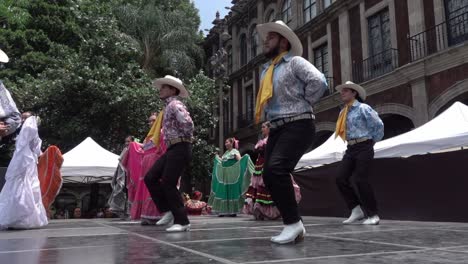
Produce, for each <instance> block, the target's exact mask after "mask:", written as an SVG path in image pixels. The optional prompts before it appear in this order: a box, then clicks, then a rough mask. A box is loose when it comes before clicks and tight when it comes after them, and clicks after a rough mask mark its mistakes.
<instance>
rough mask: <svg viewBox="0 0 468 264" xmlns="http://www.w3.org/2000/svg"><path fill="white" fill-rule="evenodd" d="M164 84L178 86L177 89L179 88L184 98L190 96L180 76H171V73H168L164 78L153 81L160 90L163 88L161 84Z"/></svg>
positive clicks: (180, 94)
mask: <svg viewBox="0 0 468 264" xmlns="http://www.w3.org/2000/svg"><path fill="white" fill-rule="evenodd" d="M164 84H167V85H170V86H172V87H174V88H176V89H177V90H179V96H180V97H182V98H187V97H189V93H188V91H187V89H185V86H184V84H183V83H182V81H181V80H180V79H179V78H176V77H174V76H171V75H166V76H164V78H159V79H156V80H154V82H153V85H154V87H156V89H158V90H159V89H161V86H163V85H164Z"/></svg>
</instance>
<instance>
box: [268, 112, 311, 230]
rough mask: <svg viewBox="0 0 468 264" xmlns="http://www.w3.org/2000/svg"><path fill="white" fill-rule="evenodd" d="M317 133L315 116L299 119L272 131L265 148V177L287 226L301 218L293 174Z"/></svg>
mask: <svg viewBox="0 0 468 264" xmlns="http://www.w3.org/2000/svg"><path fill="white" fill-rule="evenodd" d="M314 135H315V125H314V121H313V120H312V119H304V120H298V121H295V122H291V123H287V124H285V125H283V126H281V127H279V128H275V129H271V130H270V135H269V137H268V142H267V145H266V148H265V163H264V165H263V180H264V182H265V185H266V187H267V188H268V190H269V191H270V193H271V196H272V198H273V201H274V203H275V205H276V206H277V207H278V210H279V211H280V213H281V216H282V217H283V223H284V224H285V225H289V224H294V223H297V222H298V221H299V220H301V217H300V215H299V210H298V207H297V202H296V197H295V195H294V188H293V185H292V181H291V175H290V173H291V172H292V171H293V170H294V168H295V166H296V165H297V162H298V161H299V160H300V159H301V157H302V155H303V154H304V152H306V150H307V149H308V148H309V147H310V146H311V145H312V143H313V140H314Z"/></svg>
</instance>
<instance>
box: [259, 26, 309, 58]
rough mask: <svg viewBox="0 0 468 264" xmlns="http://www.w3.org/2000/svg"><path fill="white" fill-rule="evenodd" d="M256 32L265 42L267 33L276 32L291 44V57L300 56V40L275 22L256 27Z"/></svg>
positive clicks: (301, 50)
mask: <svg viewBox="0 0 468 264" xmlns="http://www.w3.org/2000/svg"><path fill="white" fill-rule="evenodd" d="M257 32H258V34H259V35H260V37H261V38H262V40H263V41H265V39H266V36H267V34H268V33H269V32H276V33H278V34H280V35H281V36H283V37H285V38H286V39H287V40H288V41H289V43H290V44H291V54H292V55H293V56H302V52H303V48H302V43H301V40H300V39H299V37H297V35H296V33H294V31H292V30H291V29H289V28H287V27H285V26H283V25H280V24H277V23H275V22H269V23H265V24H259V25H257Z"/></svg>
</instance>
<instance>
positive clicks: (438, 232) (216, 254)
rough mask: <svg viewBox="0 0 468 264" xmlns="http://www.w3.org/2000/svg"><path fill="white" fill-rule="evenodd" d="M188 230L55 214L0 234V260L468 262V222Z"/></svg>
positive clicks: (229, 221) (315, 220)
mask: <svg viewBox="0 0 468 264" xmlns="http://www.w3.org/2000/svg"><path fill="white" fill-rule="evenodd" d="M191 221H192V231H191V232H185V233H176V234H168V233H166V232H165V231H164V228H162V227H156V226H140V225H139V224H138V223H137V222H130V221H118V220H78V221H77V220H56V221H52V222H51V223H50V224H49V225H48V226H47V227H46V228H43V229H37V230H25V231H1V232H0V263H9V264H16V263H18V264H23V263H31V264H35V263H38V264H39V263H40V264H43V263H89V264H91V263H137V264H140V263H294V264H299V263H332V264H335V263H373V264H374V263H384V264H387V263H392V264H393V263H421V264H423V263H424V264H425V263H428V264H433V263H468V223H431V222H403V221H385V220H384V221H382V222H381V225H379V226H362V225H351V226H343V225H341V224H340V223H341V221H342V219H338V218H320V217H304V223H305V225H306V228H307V232H308V233H307V237H306V239H305V241H304V242H302V243H299V244H297V245H286V246H279V245H274V244H271V243H270V242H269V237H270V236H272V235H275V234H277V233H278V232H279V231H280V230H281V226H282V223H281V222H280V221H263V222H257V221H252V220H251V219H250V218H249V217H242V216H241V217H236V218H218V217H193V218H191Z"/></svg>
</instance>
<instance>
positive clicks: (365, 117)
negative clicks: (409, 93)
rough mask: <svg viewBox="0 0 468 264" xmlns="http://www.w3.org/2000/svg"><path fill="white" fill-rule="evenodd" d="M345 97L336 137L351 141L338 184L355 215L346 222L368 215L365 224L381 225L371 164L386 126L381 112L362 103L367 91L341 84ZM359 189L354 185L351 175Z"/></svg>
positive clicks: (341, 165)
mask: <svg viewBox="0 0 468 264" xmlns="http://www.w3.org/2000/svg"><path fill="white" fill-rule="evenodd" d="M336 90H338V91H339V92H340V95H341V100H342V101H343V103H344V104H345V107H344V108H343V110H341V112H340V115H339V117H338V121H337V123H336V131H335V136H336V137H338V136H339V137H341V138H342V139H343V140H344V141H347V142H348V148H347V150H346V153H345V155H344V156H343V160H342V161H341V163H340V169H339V172H338V177H337V179H336V183H337V185H338V189H339V190H340V192H341V194H342V195H343V198H344V200H345V202H346V204H347V205H348V207H349V209H350V210H351V216H350V217H349V218H348V219H346V220H345V221H344V222H343V224H352V223H355V222H357V221H359V220H361V219H363V218H364V217H365V216H367V219H366V220H365V221H364V222H363V223H362V224H365V225H377V224H379V221H380V218H379V216H378V215H377V202H376V200H375V197H374V192H373V190H372V186H371V185H370V184H369V179H368V178H369V167H370V165H371V163H372V160H373V158H374V144H375V142H377V141H379V140H381V139H382V137H383V134H384V130H383V129H384V126H383V122H382V120H380V118H379V115H378V114H377V112H375V111H374V110H373V109H372V108H371V107H370V106H369V105H367V104H364V103H362V102H363V101H364V100H365V99H366V91H365V90H364V88H362V87H361V86H359V85H357V84H354V83H352V82H349V81H348V82H346V83H345V84H342V85H338V86H337V87H336ZM352 175H353V177H354V178H353V180H354V181H355V185H356V187H357V188H356V189H357V192H356V191H355V190H354V188H353V187H352V183H351V180H350V179H351V176H352Z"/></svg>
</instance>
